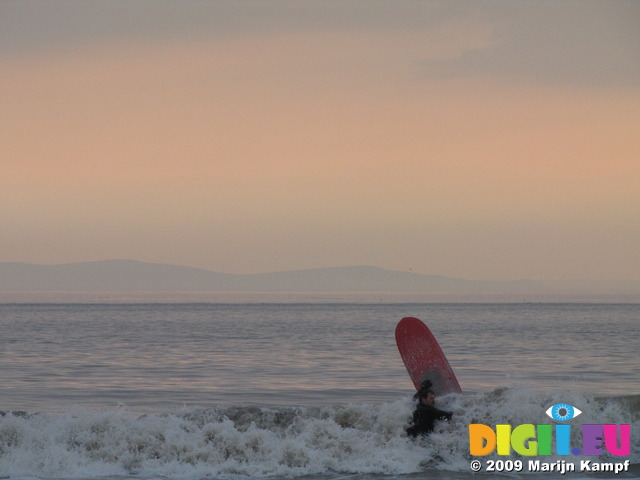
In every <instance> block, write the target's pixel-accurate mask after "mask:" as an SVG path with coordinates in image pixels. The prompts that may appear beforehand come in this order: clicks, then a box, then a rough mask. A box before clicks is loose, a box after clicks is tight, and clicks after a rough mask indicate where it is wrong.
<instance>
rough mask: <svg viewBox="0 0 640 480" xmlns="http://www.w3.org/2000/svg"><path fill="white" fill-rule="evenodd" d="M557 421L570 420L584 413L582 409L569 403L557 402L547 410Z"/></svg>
mask: <svg viewBox="0 0 640 480" xmlns="http://www.w3.org/2000/svg"><path fill="white" fill-rule="evenodd" d="M545 413H546V414H547V415H549V416H550V417H551V418H553V419H554V420H555V421H557V422H568V421H569V420H573V419H574V418H576V417H577V416H578V415H580V414H581V413H582V410H580V409H579V408H576V407H574V406H572V405H569V404H568V403H556V404H555V405H552V406H550V407H549V409H548V410H547V411H546V412H545Z"/></svg>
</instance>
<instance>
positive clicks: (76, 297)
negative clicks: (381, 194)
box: [0, 290, 640, 304]
mask: <svg viewBox="0 0 640 480" xmlns="http://www.w3.org/2000/svg"><path fill="white" fill-rule="evenodd" d="M69 303H80V304H144V303H155V304H181V303H212V304H215V303H223V304H247V303H253V304H278V303H280V304H281V303H291V304H296V303H299V304H310V303H319V304H328V303H339V304H349V303H354V304H411V303H416V304H425V303H434V304H438V303H439V304H447V303H449V304H465V303H466V304H473V303H495V304H527V303H548V304H558V303H580V304H640V295H613V294H612V295H579V294H574V295H567V294H535V295H516V294H493V295H492V294H446V293H441V294H438V293H431V294H430V293H423V292H245V291H236V292H233V291H193V292H189V291H32V290H31V291H0V304H69Z"/></svg>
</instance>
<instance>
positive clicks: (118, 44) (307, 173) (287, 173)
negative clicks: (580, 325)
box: [0, 1, 640, 279]
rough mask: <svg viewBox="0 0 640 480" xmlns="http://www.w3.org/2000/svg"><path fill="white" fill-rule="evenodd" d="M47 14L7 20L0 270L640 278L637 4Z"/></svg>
mask: <svg viewBox="0 0 640 480" xmlns="http://www.w3.org/2000/svg"><path fill="white" fill-rule="evenodd" d="M62 3H65V6H66V7H67V9H71V10H70V11H71V12H75V15H76V16H75V17H74V16H73V14H72V15H71V18H74V19H75V22H76V23H74V24H73V25H71V27H70V26H69V25H62V24H59V25H56V20H55V18H54V19H53V20H51V19H49V20H48V23H47V22H45V21H44V20H45V19H43V17H42V16H43V15H44V14H43V12H39V11H38V10H37V8H38V5H42V4H39V3H31V2H28V1H27V2H17V1H15V2H13V1H9V2H4V3H3V5H2V9H3V12H2V14H3V15H2V17H3V25H2V26H3V27H4V22H10V21H13V22H14V23H15V22H17V23H18V24H19V26H20V22H24V25H22V27H23V29H27V31H26V32H24V31H23V30H19V29H18V27H15V32H16V33H15V34H14V33H12V32H13V31H10V32H9V33H8V34H6V35H7V40H8V41H7V42H5V44H6V45H8V46H7V47H6V48H4V49H3V50H2V52H1V53H2V55H1V56H0V61H1V69H2V72H3V75H2V78H1V80H0V92H1V95H2V98H3V115H2V116H1V120H0V122H1V123H0V129H1V131H2V142H1V145H0V156H1V158H2V172H3V175H2V176H1V177H0V201H1V202H2V205H3V208H2V210H1V211H0V231H2V235H1V236H0V261H20V262H31V263H46V264H50V263H51V264H53V263H65V262H74V261H90V260H101V259H109V258H131V259H136V260H143V261H151V262H163V263H175V264H183V265H190V266H195V267H200V268H207V269H211V270H217V271H225V272H233V273H257V272H265V271H274V270H292V269H298V268H313V267H324V266H340V265H356V264H368V265H376V266H381V267H385V268H391V269H396V270H409V269H411V270H413V271H416V272H421V273H431V274H441V275H449V276H458V277H466V278H478V279H513V278H532V279H566V278H601V279H613V278H619V279H638V278H640V255H639V254H638V252H639V250H638V245H639V244H640V161H639V160H640V135H638V130H639V127H640V88H639V87H640V81H639V80H640V75H636V74H637V73H638V69H637V66H636V67H634V66H633V65H629V62H633V61H635V62H636V63H637V62H638V58H637V52H638V51H640V34H638V33H637V30H635V28H634V25H633V21H632V20H631V21H630V20H629V14H630V13H635V14H637V13H639V12H640V10H639V9H638V7H637V4H635V5H634V4H631V3H622V2H620V3H613V4H611V3H608V2H588V3H584V2H583V3H581V2H563V3H560V4H558V3H539V2H524V3H522V4H518V5H521V6H520V7H516V8H514V9H513V11H509V12H502V11H501V10H500V9H499V8H497V6H499V4H493V3H492V2H483V4H482V5H484V6H485V8H483V7H475V8H470V7H471V5H474V3H473V2H469V3H464V2H463V3H456V4H455V5H457V6H458V7H456V8H457V10H456V8H453V7H451V5H453V4H450V3H448V2H443V3H438V2H432V3H425V4H424V5H425V6H424V11H422V10H420V9H419V8H418V7H416V5H415V4H414V3H413V2H406V3H404V2H402V1H400V2H397V3H394V5H395V6H396V8H397V9H398V10H399V11H395V12H394V15H392V16H391V17H390V18H389V19H388V20H385V15H384V11H382V10H383V9H384V8H386V7H385V5H386V4H384V3H374V4H372V5H373V9H374V13H376V12H375V9H376V8H378V10H380V12H378V15H374V13H371V14H370V15H369V17H371V18H369V17H367V18H365V19H363V20H362V21H361V22H359V23H350V22H349V21H347V20H345V19H344V18H342V17H340V18H342V21H339V22H338V21H334V20H332V19H331V15H328V13H329V12H328V10H330V9H331V8H334V7H336V5H337V4H332V3H330V2H329V3H326V4H325V3H324V2H318V3H317V4H313V3H299V5H300V11H298V12H297V14H298V15H302V17H301V18H299V19H296V18H288V17H287V15H289V11H290V10H289V9H288V7H291V5H292V4H289V3H287V2H284V3H281V2H274V5H276V6H279V7H281V8H282V11H281V12H282V15H281V17H278V19H277V20H278V21H271V22H267V20H268V19H269V18H271V17H269V15H270V14H269V13H265V12H264V11H262V10H263V9H262V8H260V7H259V4H258V3H255V4H253V3H245V4H244V5H247V6H248V8H247V9H244V10H243V11H240V10H241V9H240V8H236V9H234V8H233V4H229V5H227V4H226V3H220V4H219V5H227V7H226V8H225V9H223V10H224V11H223V12H222V11H221V12H217V11H215V5H216V4H215V2H214V3H212V4H211V5H214V6H208V7H206V8H205V7H202V8H204V9H205V10H204V11H202V12H198V11H195V12H193V11H190V10H189V9H190V8H191V9H193V8H194V7H193V4H190V5H191V6H190V7H184V8H185V9H187V10H189V11H186V12H184V17H181V18H182V22H179V25H180V28H181V30H179V31H177V30H175V31H174V30H171V28H168V27H167V26H166V25H165V23H163V22H161V20H162V15H165V14H166V12H164V13H163V12H161V11H154V8H153V6H152V5H154V4H149V5H150V6H148V7H145V8H148V9H149V10H148V11H143V12H141V13H142V14H143V15H138V16H136V17H134V18H136V19H137V20H136V21H133V22H131V24H126V25H128V28H129V30H126V29H124V30H123V27H122V25H124V23H120V22H119V20H120V19H121V16H126V15H127V9H128V8H132V9H134V10H136V9H140V8H142V7H140V6H135V7H134V3H135V2H129V3H127V2H115V3H113V5H116V6H119V8H120V10H114V11H110V12H109V13H111V16H107V17H106V18H107V20H104V21H103V23H100V24H99V26H100V28H99V29H96V28H80V27H81V26H83V27H87V26H88V27H91V26H92V23H91V22H98V21H99V20H97V19H99V18H103V17H104V15H103V16H100V15H98V13H101V9H105V8H107V9H108V8H109V7H108V5H109V4H108V3H106V4H105V3H103V2H91V1H89V2H85V4H84V6H82V8H80V6H81V4H82V2H66V1H65V2H61V3H60V4H59V5H62ZM168 4H170V5H173V6H174V9H175V10H176V11H180V9H181V7H180V4H181V2H175V4H171V2H169V3H168ZM237 5H240V3H238V4H237ZM322 5H326V6H325V7H324V8H325V9H327V11H325V12H321V13H327V18H324V19H323V21H321V22H320V21H318V22H316V23H314V22H311V21H310V20H309V19H311V18H315V17H314V16H313V15H314V14H317V13H318V12H317V11H315V12H314V9H315V10H317V9H322V8H323V7H322ZM346 5H348V6H352V8H353V11H355V12H358V8H365V7H364V4H360V3H358V2H355V1H354V2H346ZM582 5H586V6H587V8H583V7H582ZM605 6H606V8H604V7H605ZM436 7H442V8H441V9H439V8H436ZM445 7H446V8H445ZM462 7H467V8H462ZM48 8H51V7H48ZM60 8H62V7H60ZM220 8H222V7H220ZM252 8H255V12H253V13H255V15H256V16H258V17H260V15H263V16H264V18H263V20H264V21H265V23H264V24H265V25H268V26H269V27H268V28H267V27H263V28H257V27H252V26H251V24H247V25H245V24H243V23H242V22H241V20H246V18H249V14H250V13H252V12H251V9H252ZM341 8H344V7H341ZM403 8H406V10H407V11H406V16H403V12H402V10H403ZM416 8H418V11H415V9H416ZM572 8H573V10H571V9H572ZM74 9H76V10H74ZM92 9H93V10H92ZM208 9H213V11H210V10H208ZM304 9H308V10H309V11H308V12H306V13H305V11H304ZM442 9H444V10H453V11H447V12H445V13H446V15H445V14H444V13H442V12H441V11H440V10H442ZM628 9H632V10H631V12H629V11H626V10H628ZM236 10H237V11H236ZM519 10H522V11H519ZM602 11H606V12H607V15H598V13H599V12H602ZM532 12H533V13H535V14H537V15H538V16H539V18H544V19H547V18H549V17H550V18H551V19H550V20H548V21H547V20H545V22H547V23H544V22H540V23H539V24H538V27H539V29H536V28H535V27H532V26H531V25H530V24H527V23H526V22H525V20H527V19H529V20H531V18H530V17H531V14H532ZM92 13H93V14H94V15H93V16H91V15H90V14H92ZM102 13H103V14H104V12H102ZM138 13H140V12H138ZM305 14H306V15H307V16H304V15H305ZM342 14H343V15H345V12H342ZM154 15H156V17H154ZM216 15H227V16H228V17H229V21H230V22H231V26H230V27H226V28H227V30H228V31H227V30H225V31H222V27H219V26H217V25H216V24H211V25H207V22H206V19H207V18H208V17H207V16H211V18H214V17H216ZM419 15H423V16H424V19H423V20H424V21H423V22H422V24H421V22H420V18H419ZM576 15H577V17H576ZM94 17H95V18H94ZM203 17H204V19H205V20H204V21H201V22H200V23H197V22H196V19H201V20H202V18H203ZM245 17H246V18H245ZM416 17H418V18H417V19H416ZM61 18H62V17H61ZM65 18H66V17H65ZM148 18H151V19H154V18H155V20H153V21H152V20H148ZM216 18H217V17H216ZM345 18H346V17H345ZM349 18H350V17H349ZM34 19H36V20H38V19H39V20H40V21H31V20H34ZM403 19H404V20H405V21H401V20H403ZM639 19H640V16H638V17H636V22H635V23H638V22H639V21H640V20H639ZM217 20H218V21H220V22H221V20H220V19H219V18H217ZM271 20H273V19H271ZM285 20H287V21H285ZM59 21H60V22H63V20H59ZM233 21H236V24H234V23H233ZM83 22H84V23H83ZM110 22H111V23H110ZM154 22H155V23H154ZM189 22H192V23H189ZM411 22H414V24H412V23H411ZM572 22H575V24H574V23H572ZM203 23H204V27H203ZM258 23H260V22H258ZM167 24H168V25H172V24H171V23H170V22H168V23H167ZM233 25H237V28H236V29H235V30H234V28H233ZM261 25H262V24H261ZM520 25H522V28H525V25H526V28H525V29H526V30H527V31H526V32H525V33H526V35H525V33H523V34H522V35H521V36H520V37H519V36H518V35H517V33H514V32H518V31H519V30H518V27H519V26H520ZM30 26H31V27H30ZM56 26H59V27H61V29H62V27H65V28H66V29H67V30H65V31H67V32H70V33H67V35H66V36H65V37H64V38H62V36H60V38H59V37H58V36H57V35H58V34H57V33H56V32H57V31H58V30H56ZM74 26H75V30H74V29H73V28H72V27H74ZM636 26H638V25H636ZM241 27H242V28H241ZM29 28H32V29H33V30H32V31H29ZM69 28H70V30H68V29H69ZM532 29H533V30H532ZM74 32H75V33H74ZM91 32H93V33H91ZM96 32H98V33H96ZM532 32H533V34H534V37H533V38H530V37H531V35H530V34H531V33H532ZM549 32H553V35H552V36H551V37H550V34H549ZM593 33H598V34H599V35H600V36H599V40H598V41H597V42H594V41H593V40H592V39H591V38H592V34H593ZM607 33H609V35H607ZM30 35H31V36H30ZM74 35H75V36H74ZM535 35H538V37H535ZM583 40H584V41H583ZM554 48H556V50H554ZM514 52H515V53H514ZM516 53H517V54H516ZM616 62H619V63H616ZM618 66H619V68H618ZM634 68H636V69H635V70H633V69H634Z"/></svg>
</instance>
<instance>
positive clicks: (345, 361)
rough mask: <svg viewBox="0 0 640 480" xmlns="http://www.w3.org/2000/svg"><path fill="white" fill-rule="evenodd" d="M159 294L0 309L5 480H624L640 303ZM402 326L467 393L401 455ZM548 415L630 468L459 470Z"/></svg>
mask: <svg viewBox="0 0 640 480" xmlns="http://www.w3.org/2000/svg"><path fill="white" fill-rule="evenodd" d="M166 298H169V300H171V301H162V298H155V299H154V301H152V302H145V301H141V300H140V299H139V298H137V299H133V300H132V299H130V298H125V297H114V298H111V299H108V298H106V297H104V296H102V297H99V298H97V299H96V298H92V299H89V300H87V298H83V299H81V300H83V301H79V302H68V301H47V302H38V303H29V302H26V301H19V302H5V303H0V331H1V335H0V359H1V362H0V411H1V413H0V478H1V479H24V480H27V479H28V480H35V479H42V480H45V479H47V480H49V479H79V480H89V479H103V480H155V479H181V480H204V479H208V480H218V479H219V480H241V479H291V480H347V479H348V480H374V479H381V480H392V479H393V480H422V479H444V480H452V479H470V478H474V479H475V478H479V479H488V478H505V479H520V478H522V479H551V478H572V479H575V478H598V479H601V478H606V479H609V478H610V479H613V478H616V479H621V478H625V479H628V478H634V479H639V478H640V356H639V354H638V352H639V350H640V328H639V327H640V304H638V303H628V304H625V303H593V302H578V303H534V302H499V303H468V302H465V303H439V302H432V303H430V302H406V301H383V299H380V300H378V301H376V300H375V297H367V298H364V299H363V298H356V297H353V298H349V297H340V298H337V299H333V298H329V299H327V298H320V297H317V298H316V297H312V298H307V299H306V300H304V301H301V300H300V299H294V301H292V300H291V299H289V301H280V300H282V299H278V301H270V299H269V297H268V296H262V297H259V298H251V299H248V300H247V299H246V298H243V297H242V296H241V295H240V296H236V297H233V298H230V299H229V298H227V299H226V300H225V301H222V300H220V299H214V300H215V301H199V302H192V301H185V299H184V298H182V299H179V301H173V300H172V299H171V298H170V297H166ZM187 300H188V299H187ZM285 300H286V299H285ZM406 316H413V317H418V318H420V319H422V320H423V321H424V322H425V323H426V324H427V325H428V326H429V327H430V328H431V330H432V332H433V334H434V335H435V337H436V339H437V340H438V341H439V343H440V345H441V347H442V349H443V350H444V352H445V354H446V356H447V358H448V359H449V362H450V363H451V365H452V367H453V369H454V371H455V373H456V375H457V378H458V380H459V383H460V385H461V387H462V389H463V391H464V393H463V394H460V395H448V396H444V397H439V398H437V399H436V405H437V406H438V407H439V408H442V409H445V410H448V411H451V412H453V418H452V420H451V421H450V422H440V423H439V424H438V425H437V427H436V430H435V431H434V432H433V433H432V434H431V435H429V436H427V437H424V438H419V439H417V440H414V439H411V438H409V437H408V436H407V435H406V433H405V429H406V428H407V426H408V424H409V421H410V418H411V416H412V412H413V409H414V408H415V403H414V401H413V399H412V397H413V394H414V392H415V389H414V387H413V385H412V383H411V381H410V379H409V376H408V374H407V372H406V370H405V367H404V365H403V363H402V360H401V358H400V355H399V353H398V350H397V347H396V344H395V337H394V329H395V326H396V324H397V323H398V321H399V320H400V319H402V318H403V317H406ZM559 403H562V404H569V405H571V406H573V407H575V408H577V409H578V410H579V411H580V412H581V413H580V414H579V415H576V416H575V418H574V419H573V420H571V421H568V422H564V424H567V425H570V426H571V427H572V430H571V432H572V437H571V443H572V446H574V447H575V446H576V445H577V446H580V445H581V443H580V442H581V440H582V437H581V436H580V433H581V431H582V430H581V426H582V425H586V424H615V425H630V432H631V433H630V435H631V436H630V442H631V443H630V453H629V455H625V456H620V455H614V454H611V453H609V451H608V449H607V448H604V447H603V448H602V449H601V450H602V454H601V455H596V456H593V455H591V456H586V455H580V454H571V455H568V456H567V455H559V454H557V453H556V452H555V450H554V451H553V452H552V453H551V454H550V455H540V456H525V455H521V454H519V453H516V452H513V451H512V452H511V453H510V454H508V455H497V453H495V452H493V453H490V454H489V455H486V456H481V457H480V456H478V457H476V456H471V455H470V450H469V449H470V439H469V425H470V424H474V423H475V424H477V423H481V424H485V425H488V426H489V427H491V428H493V427H494V426H495V425H498V424H508V425H511V426H512V427H514V428H515V427H516V426H518V425H521V424H534V425H538V424H551V425H556V424H558V422H556V421H554V420H552V419H551V418H549V416H548V415H547V413H546V412H547V410H548V409H549V407H550V406H552V405H556V404H559ZM618 428H620V429H621V428H622V427H618ZM619 431H620V432H621V431H622V430H619ZM618 441H619V442H620V443H622V442H623V440H622V433H620V438H619V439H618ZM531 461H533V462H534V463H530V462H531ZM536 461H537V462H538V463H537V464H536V463H535V462H536ZM583 462H586V465H587V466H588V467H589V468H587V469H585V468H583V467H584V464H583ZM569 464H571V465H574V466H575V471H567V470H566V469H567V468H570V467H568V465H569ZM536 465H537V467H536ZM554 465H555V466H556V467H555V470H553V471H551V472H549V471H545V470H541V469H544V468H545V466H546V468H547V469H548V468H552V469H553V468H554V467H553V466H554ZM563 467H565V468H563ZM593 468H598V469H601V470H602V469H604V471H594V470H593ZM615 469H618V470H619V471H618V472H616V471H615ZM476 470H479V471H478V472H476ZM561 470H565V471H562V472H561Z"/></svg>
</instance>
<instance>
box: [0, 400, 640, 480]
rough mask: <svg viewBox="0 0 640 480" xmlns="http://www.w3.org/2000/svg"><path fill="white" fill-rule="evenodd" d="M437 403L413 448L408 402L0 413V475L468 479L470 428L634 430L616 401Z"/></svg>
mask: <svg viewBox="0 0 640 480" xmlns="http://www.w3.org/2000/svg"><path fill="white" fill-rule="evenodd" d="M440 401H441V406H442V407H443V408H445V409H450V410H452V411H453V412H454V417H453V421H452V422H450V423H446V422H444V423H441V424H439V425H438V427H437V429H436V431H435V432H434V433H433V434H432V435H431V436H429V437H427V438H425V439H419V440H418V441H413V440H411V439H409V438H407V436H406V434H405V431H404V430H405V428H406V426H407V423H408V421H409V418H410V416H411V412H412V409H413V403H412V402H411V401H410V399H408V398H406V399H401V400H398V401H396V402H392V403H387V404H383V405H337V406H327V407H323V408H271V409H269V408H256V407H219V408H215V409H199V408H194V409H192V410H190V411H187V412H175V413H171V414H165V415H146V416H142V417H137V416H136V415H133V414H131V413H128V412H127V411H123V410H117V411H98V412H96V411H86V410H85V411H78V412H75V413H74V414H39V415H30V416H13V415H7V416H4V417H0V474H1V475H4V476H11V477H38V478H65V477H67V478H69V477H97V476H129V475H137V476H145V477H148V476H161V477H170V478H177V477H180V478H202V477H205V476H207V477H211V476H214V477H215V478H236V477H244V476H250V477H254V478H255V477H269V476H277V477H299V476H303V475H314V474H324V473H328V472H334V473H336V472H337V473H344V474H409V473H413V472H420V471H423V470H425V469H441V470H448V471H465V472H468V471H469V470H468V469H469V461H470V459H471V457H470V456H469V453H468V424H469V423H485V424H487V425H493V424H497V423H509V424H512V425H517V424H521V423H551V421H550V419H549V418H548V417H546V416H545V414H544V411H545V410H546V408H547V407H548V406H549V405H550V404H552V403H557V402H559V401H562V402H567V403H571V404H573V405H576V406H578V407H579V408H580V409H581V410H582V411H583V412H584V413H583V415H584V418H582V419H580V418H578V419H576V420H575V424H576V425H580V424H582V423H633V424H634V426H633V427H632V430H633V431H634V432H635V433H634V435H637V434H638V431H639V430H640V429H639V428H638V427H639V426H640V425H639V419H638V414H637V412H634V411H631V410H630V409H629V407H628V405H626V404H625V403H624V402H620V401H615V400H614V399H610V400H607V401H598V400H596V399H594V398H588V397H585V396H583V395H581V394H579V393H575V392H570V391H566V392H561V391H554V392H551V391H549V392H531V391H528V390H527V389H526V388H517V389H506V390H496V391H494V392H491V393H488V394H487V393H485V394H472V395H462V396H450V397H447V398H443V399H440ZM632 442H634V443H633V445H637V444H638V439H637V438H635V437H634V438H633V439H632ZM634 455H636V457H634V458H632V461H635V462H637V461H638V458H637V455H638V454H637V452H635V453H634ZM550 461H553V460H550Z"/></svg>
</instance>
